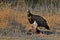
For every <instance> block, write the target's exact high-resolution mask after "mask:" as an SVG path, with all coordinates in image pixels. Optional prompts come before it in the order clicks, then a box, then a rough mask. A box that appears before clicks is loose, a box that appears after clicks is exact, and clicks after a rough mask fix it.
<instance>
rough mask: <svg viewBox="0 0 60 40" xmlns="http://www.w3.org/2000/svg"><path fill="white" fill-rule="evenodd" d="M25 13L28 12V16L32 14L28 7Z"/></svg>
mask: <svg viewBox="0 0 60 40" xmlns="http://www.w3.org/2000/svg"><path fill="white" fill-rule="evenodd" d="M27 13H28V14H27V15H28V17H30V16H31V15H32V13H31V12H30V10H29V9H28V10H27Z"/></svg>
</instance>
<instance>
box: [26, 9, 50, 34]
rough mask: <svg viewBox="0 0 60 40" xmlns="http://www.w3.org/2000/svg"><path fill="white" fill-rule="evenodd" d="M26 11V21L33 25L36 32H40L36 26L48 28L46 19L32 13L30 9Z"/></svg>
mask: <svg viewBox="0 0 60 40" xmlns="http://www.w3.org/2000/svg"><path fill="white" fill-rule="evenodd" d="M27 13H28V14H27V17H28V21H29V23H30V24H33V27H34V28H35V29H36V33H40V30H39V29H38V27H45V28H46V29H47V30H50V28H49V26H48V24H47V21H46V20H45V19H44V18H43V17H41V16H39V15H35V14H32V13H31V12H30V10H27Z"/></svg>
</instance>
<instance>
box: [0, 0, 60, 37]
mask: <svg viewBox="0 0 60 40" xmlns="http://www.w3.org/2000/svg"><path fill="white" fill-rule="evenodd" d="M27 9H30V11H31V12H32V13H33V14H36V15H40V16H42V17H43V18H45V19H46V20H47V23H48V25H49V26H50V28H54V29H56V31H57V32H59V34H60V0H0V36H1V35H7V36H8V35H11V36H12V35H13V36H14V35H15V36H16V35H20V34H18V33H19V32H20V33H21V32H25V31H26V30H29V29H31V28H32V26H31V25H30V24H29V22H28V19H27ZM23 29H24V30H23ZM4 30H5V31H4ZM14 33H17V34H14Z"/></svg>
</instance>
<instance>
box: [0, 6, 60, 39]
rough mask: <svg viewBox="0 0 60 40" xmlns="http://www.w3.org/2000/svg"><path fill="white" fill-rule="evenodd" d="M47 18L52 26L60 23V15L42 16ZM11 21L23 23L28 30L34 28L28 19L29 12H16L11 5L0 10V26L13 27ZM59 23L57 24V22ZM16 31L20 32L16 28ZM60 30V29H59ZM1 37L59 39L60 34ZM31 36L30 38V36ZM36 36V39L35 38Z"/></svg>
mask: <svg viewBox="0 0 60 40" xmlns="http://www.w3.org/2000/svg"><path fill="white" fill-rule="evenodd" d="M34 13H39V12H34ZM40 16H42V15H40ZM42 17H44V18H45V19H46V20H47V23H48V25H49V26H50V28H53V27H57V24H60V15H53V16H52V15H44V16H42ZM10 21H12V22H13V21H14V22H17V23H19V24H23V25H24V26H25V27H26V30H29V29H31V28H32V25H31V24H29V22H28V20H27V12H26V11H25V12H24V13H23V12H19V13H18V12H16V11H14V10H12V9H11V8H9V7H6V8H4V9H3V11H2V10H0V28H7V29H9V28H11V27H12V25H11V24H10V23H9V22H10ZM56 23H57V24H56ZM14 30H15V32H19V31H20V30H19V29H14ZM59 32H60V30H59ZM24 37H25V36H23V37H6V36H4V37H0V40H37V39H41V40H50V39H51V40H59V39H60V36H57V35H55V34H52V35H45V34H44V35H43V34H39V35H38V34H33V35H30V36H29V35H27V37H25V38H24ZM28 37H29V38H28ZM36 37H37V38H36ZM35 38H36V39H35Z"/></svg>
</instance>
